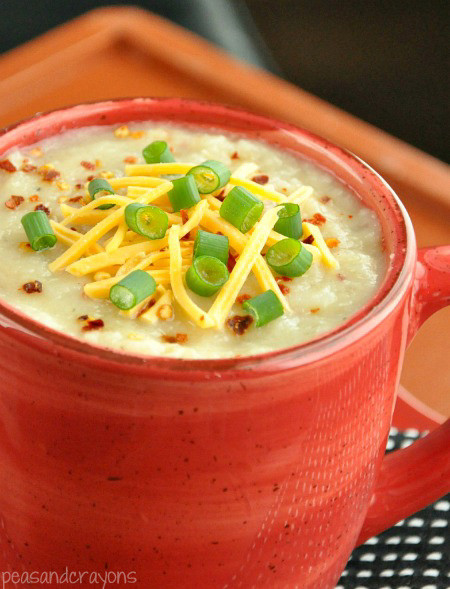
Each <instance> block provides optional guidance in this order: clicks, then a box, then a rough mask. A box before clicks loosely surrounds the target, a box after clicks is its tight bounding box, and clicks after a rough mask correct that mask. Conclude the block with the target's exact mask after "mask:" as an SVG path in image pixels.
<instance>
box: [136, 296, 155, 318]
mask: <svg viewBox="0 0 450 589" xmlns="http://www.w3.org/2000/svg"><path fill="white" fill-rule="evenodd" d="M155 303H156V301H155V299H150V300H149V301H148V303H147V304H146V305H144V306H143V307H142V309H139V312H138V314H137V315H136V317H140V316H141V315H143V314H144V313H145V312H146V311H148V310H149V309H151V308H152V307H153V305H154V304H155Z"/></svg>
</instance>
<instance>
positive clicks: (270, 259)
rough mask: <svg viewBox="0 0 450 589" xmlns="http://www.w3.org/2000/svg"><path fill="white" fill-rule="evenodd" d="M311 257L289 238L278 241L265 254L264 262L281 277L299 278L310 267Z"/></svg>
mask: <svg viewBox="0 0 450 589" xmlns="http://www.w3.org/2000/svg"><path fill="white" fill-rule="evenodd" d="M312 261H313V255H312V253H311V252H310V251H308V250H307V249H306V247H305V246H304V245H303V244H302V243H301V241H297V240H296V239H292V238H291V237H287V238H286V239H282V240H281V241H278V242H277V243H275V244H274V245H272V246H271V247H269V249H268V250H267V253H266V262H267V263H268V264H269V266H270V267H271V268H272V270H275V272H278V274H281V275H282V276H289V277H291V278H293V277H296V276H301V275H302V274H304V273H305V272H306V271H307V270H308V269H309V268H310V267H311V264H312Z"/></svg>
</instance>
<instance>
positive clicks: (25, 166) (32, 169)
mask: <svg viewBox="0 0 450 589" xmlns="http://www.w3.org/2000/svg"><path fill="white" fill-rule="evenodd" d="M20 169H21V170H22V172H26V173H29V172H35V171H36V170H37V166H33V165H32V164H23V165H22V167H21V168H20Z"/></svg>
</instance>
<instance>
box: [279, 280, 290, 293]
mask: <svg viewBox="0 0 450 589" xmlns="http://www.w3.org/2000/svg"><path fill="white" fill-rule="evenodd" d="M278 288H279V289H280V290H281V292H282V294H284V295H288V294H289V293H290V292H291V289H290V288H289V286H286V285H285V284H283V283H282V282H278Z"/></svg>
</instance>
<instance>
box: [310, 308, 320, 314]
mask: <svg viewBox="0 0 450 589" xmlns="http://www.w3.org/2000/svg"><path fill="white" fill-rule="evenodd" d="M319 311H320V307H314V309H310V312H311V313H318V312H319Z"/></svg>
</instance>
